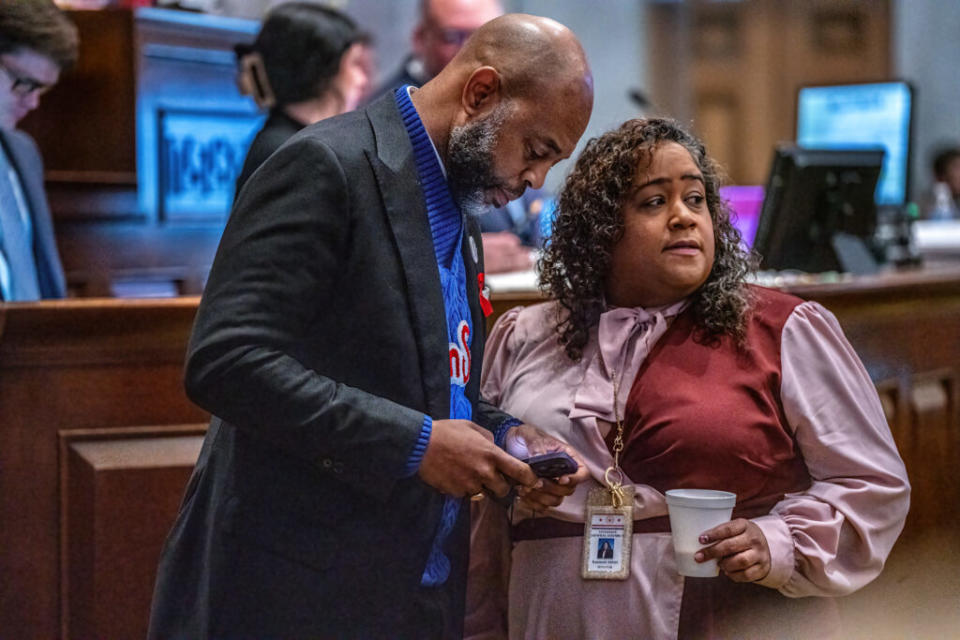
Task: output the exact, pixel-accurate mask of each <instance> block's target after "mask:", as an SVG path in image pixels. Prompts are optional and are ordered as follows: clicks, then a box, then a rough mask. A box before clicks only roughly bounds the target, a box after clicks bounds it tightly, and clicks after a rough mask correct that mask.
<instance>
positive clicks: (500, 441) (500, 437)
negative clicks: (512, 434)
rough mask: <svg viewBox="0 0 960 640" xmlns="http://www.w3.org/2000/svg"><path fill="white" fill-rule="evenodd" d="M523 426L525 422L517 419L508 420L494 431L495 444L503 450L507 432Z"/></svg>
mask: <svg viewBox="0 0 960 640" xmlns="http://www.w3.org/2000/svg"><path fill="white" fill-rule="evenodd" d="M521 424H523V420H517V419H516V418H507V419H506V420H504V421H503V422H501V423H500V424H499V425H497V428H496V429H494V430H493V442H494V443H495V444H496V445H497V446H498V447H500V448H501V449H503V447H504V444H505V441H506V439H507V432H508V431H510V429H512V428H514V427H518V426H520V425H521Z"/></svg>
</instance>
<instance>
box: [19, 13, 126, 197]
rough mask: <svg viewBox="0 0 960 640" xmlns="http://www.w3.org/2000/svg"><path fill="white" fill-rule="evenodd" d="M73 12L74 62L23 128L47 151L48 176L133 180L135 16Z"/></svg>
mask: <svg viewBox="0 0 960 640" xmlns="http://www.w3.org/2000/svg"><path fill="white" fill-rule="evenodd" d="M70 17H71V19H72V20H73V21H74V23H75V24H76V25H77V28H78V30H79V31H80V34H81V38H80V52H79V59H78V62H77V66H76V67H75V68H74V69H73V70H71V71H68V72H66V73H64V74H63V77H62V78H61V79H60V82H59V83H57V85H56V86H55V87H54V88H53V89H52V90H51V91H50V92H49V94H47V95H45V96H44V97H43V102H42V105H43V107H42V108H41V109H37V110H36V111H34V112H32V113H30V114H29V115H28V116H27V117H26V118H24V120H23V122H22V123H21V125H20V126H21V127H22V128H23V129H24V130H25V131H26V132H27V133H29V134H30V135H32V136H33V137H34V139H35V140H36V141H37V144H38V145H39V146H40V149H41V150H42V151H43V160H44V165H45V167H46V171H47V179H48V180H52V181H60V182H68V183H71V182H76V183H100V184H119V185H135V184H136V180H137V164H136V161H137V158H136V145H135V143H134V127H135V119H134V117H135V114H134V109H135V100H136V87H135V84H136V75H135V63H136V58H135V57H134V56H132V55H129V52H130V50H131V43H132V42H133V37H134V32H133V14H132V13H131V12H130V11H121V10H109V9H108V10H104V11H74V12H71V13H70ZM67 123H69V124H67ZM67 126H69V130H67V128H66V127H67Z"/></svg>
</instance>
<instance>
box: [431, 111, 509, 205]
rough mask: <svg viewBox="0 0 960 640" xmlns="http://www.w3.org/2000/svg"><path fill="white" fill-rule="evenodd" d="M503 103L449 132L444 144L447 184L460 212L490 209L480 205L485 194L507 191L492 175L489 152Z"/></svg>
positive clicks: (493, 143) (495, 138)
mask: <svg viewBox="0 0 960 640" xmlns="http://www.w3.org/2000/svg"><path fill="white" fill-rule="evenodd" d="M507 112H508V107H507V104H506V103H504V102H501V103H500V104H499V105H497V107H496V108H495V109H494V110H493V112H492V113H491V114H490V115H489V116H487V117H486V118H484V119H482V120H476V121H474V122H470V123H468V124H465V125H463V126H460V127H454V128H453V129H451V130H450V141H449V142H448V144H447V182H448V184H449V185H450V194H451V195H452V196H453V199H454V201H455V202H456V203H457V206H459V207H460V210H461V211H463V212H464V213H466V214H468V215H478V214H482V213H485V212H486V211H488V210H489V209H490V205H489V204H487V203H486V202H484V199H485V195H486V191H488V190H489V189H495V188H499V189H503V190H504V191H506V192H507V193H511V190H510V189H508V188H507V186H506V185H505V184H504V183H503V181H502V180H500V179H499V178H497V176H496V175H495V174H494V172H493V150H494V147H495V146H496V142H497V136H498V135H499V133H500V128H501V127H502V126H503V122H504V120H505V119H506V115H507Z"/></svg>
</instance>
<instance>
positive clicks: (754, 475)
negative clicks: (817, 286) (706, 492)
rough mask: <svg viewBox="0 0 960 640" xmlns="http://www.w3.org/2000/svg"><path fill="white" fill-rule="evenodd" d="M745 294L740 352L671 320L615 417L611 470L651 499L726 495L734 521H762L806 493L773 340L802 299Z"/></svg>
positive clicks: (685, 316)
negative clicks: (618, 449) (690, 492)
mask: <svg viewBox="0 0 960 640" xmlns="http://www.w3.org/2000/svg"><path fill="white" fill-rule="evenodd" d="M753 292H754V293H755V295H756V304H755V306H754V309H753V312H752V313H751V315H750V317H749V319H748V324H747V333H746V341H745V344H746V347H745V348H739V347H738V346H737V345H736V341H735V340H734V339H733V338H731V337H729V336H723V337H721V338H718V339H713V340H712V341H705V340H703V339H702V338H701V337H699V336H698V332H697V330H696V326H695V324H694V320H695V318H694V314H693V312H692V311H691V310H689V309H688V310H687V311H685V312H684V313H682V314H680V315H679V316H678V317H677V318H676V319H675V320H674V322H673V323H672V324H671V326H670V328H669V329H667V332H666V333H665V334H664V335H663V337H662V338H661V339H660V340H659V341H658V342H657V344H656V345H654V348H653V350H652V351H651V353H650V355H649V356H648V357H647V359H646V361H645V362H644V364H643V366H642V367H641V368H640V371H639V372H638V373H637V377H636V380H635V381H634V383H633V386H632V388H631V389H630V395H629V396H628V399H627V406H626V412H625V413H626V416H625V418H624V451H623V454H621V466H622V467H623V469H624V471H626V473H627V475H628V476H629V477H630V479H631V480H633V481H634V482H636V483H640V484H647V485H650V486H652V487H654V488H656V489H657V490H658V491H660V492H664V491H666V490H667V489H676V488H697V489H721V490H724V491H732V492H734V493H736V494H737V508H736V510H735V511H734V517H756V516H759V515H762V514H766V513H768V512H769V511H770V508H771V507H773V505H774V504H776V503H777V502H778V501H779V500H780V499H781V498H782V497H783V494H784V493H787V492H792V491H803V490H804V489H806V488H808V487H809V486H810V479H809V474H808V473H807V468H806V465H805V464H804V462H803V459H802V456H801V454H800V451H799V449H798V448H797V443H796V441H795V440H794V438H793V435H792V433H791V430H790V429H789V428H788V426H787V423H786V419H785V418H784V415H783V407H782V406H781V403H780V400H779V398H780V382H781V366H780V336H781V332H782V330H783V325H784V323H785V322H786V320H787V318H788V317H789V316H790V313H791V312H792V311H793V309H794V308H795V307H796V306H797V305H798V304H800V303H801V302H802V300H800V299H799V298H795V297H793V296H789V295H786V294H783V293H780V292H778V291H774V290H771V289H764V288H760V287H754V288H753ZM615 435H616V434H615V430H614V429H611V430H610V433H609V435H608V438H607V444H608V446H612V443H613V437H614V436H615Z"/></svg>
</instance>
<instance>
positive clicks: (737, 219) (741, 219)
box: [720, 185, 763, 249]
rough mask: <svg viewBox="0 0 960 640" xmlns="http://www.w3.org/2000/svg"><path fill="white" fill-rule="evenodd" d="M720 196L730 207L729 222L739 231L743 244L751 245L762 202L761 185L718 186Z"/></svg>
mask: <svg viewBox="0 0 960 640" xmlns="http://www.w3.org/2000/svg"><path fill="white" fill-rule="evenodd" d="M720 198H721V199H723V200H725V201H726V202H727V206H728V207H729V209H730V222H731V223H733V226H734V227H736V228H737V231H739V232H740V240H741V241H742V242H743V246H744V248H746V249H749V248H750V247H752V246H753V237H754V236H755V235H756V233H757V223H758V222H759V221H760V207H761V205H762V204H763V187H760V186H755V185H728V186H723V187H720Z"/></svg>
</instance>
